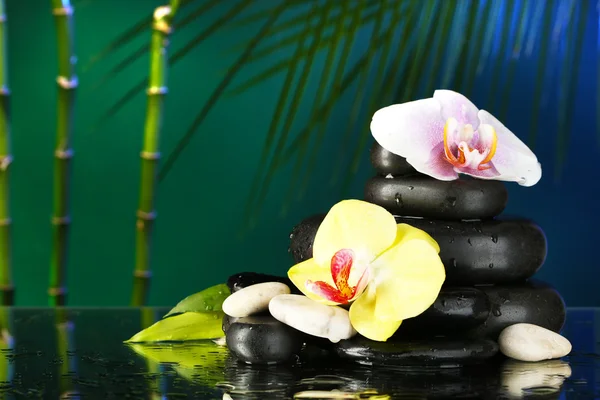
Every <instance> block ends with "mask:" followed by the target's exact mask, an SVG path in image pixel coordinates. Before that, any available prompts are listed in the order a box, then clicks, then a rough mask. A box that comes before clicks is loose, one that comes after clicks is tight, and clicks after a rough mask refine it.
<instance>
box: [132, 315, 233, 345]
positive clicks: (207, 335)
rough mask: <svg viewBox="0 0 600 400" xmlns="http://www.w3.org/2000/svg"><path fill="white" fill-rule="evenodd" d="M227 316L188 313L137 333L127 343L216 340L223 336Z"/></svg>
mask: <svg viewBox="0 0 600 400" xmlns="http://www.w3.org/2000/svg"><path fill="white" fill-rule="evenodd" d="M224 315H225V314H224V313H223V312H222V311H218V312H217V311H215V312H205V313H204V312H203V313H198V312H186V313H183V314H179V315H175V316H173V317H169V318H165V319H161V320H160V321H158V322H156V323H155V324H154V325H152V326H150V327H148V328H146V329H144V330H143V331H141V332H138V333H136V334H135V335H133V337H131V339H129V340H126V341H125V343H128V342H129V343H143V342H178V341H185V340H202V339H215V338H218V337H221V336H223V327H222V320H223V316H224Z"/></svg>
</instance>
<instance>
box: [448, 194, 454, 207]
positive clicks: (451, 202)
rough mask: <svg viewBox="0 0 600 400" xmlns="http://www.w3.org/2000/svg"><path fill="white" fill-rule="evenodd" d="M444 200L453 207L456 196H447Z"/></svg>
mask: <svg viewBox="0 0 600 400" xmlns="http://www.w3.org/2000/svg"><path fill="white" fill-rule="evenodd" d="M446 202H447V203H448V205H449V206H450V207H454V206H456V197H454V196H448V197H446Z"/></svg>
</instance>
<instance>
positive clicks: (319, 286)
mask: <svg viewBox="0 0 600 400" xmlns="http://www.w3.org/2000/svg"><path fill="white" fill-rule="evenodd" d="M305 285H306V288H307V289H308V290H309V291H311V292H312V293H314V294H317V295H319V296H320V297H323V298H324V299H325V300H329V301H331V302H333V303H335V304H342V303H346V302H348V298H347V297H346V296H345V295H344V294H343V293H342V292H340V291H339V290H338V289H337V288H334V287H333V286H331V285H330V284H328V283H327V282H323V281H316V282H313V281H310V280H309V281H306V284H305Z"/></svg>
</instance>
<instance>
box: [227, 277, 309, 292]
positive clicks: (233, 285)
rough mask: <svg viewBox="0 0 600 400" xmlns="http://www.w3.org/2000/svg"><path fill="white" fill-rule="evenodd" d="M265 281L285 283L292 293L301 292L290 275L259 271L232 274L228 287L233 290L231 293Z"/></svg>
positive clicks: (228, 280)
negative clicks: (269, 273)
mask: <svg viewBox="0 0 600 400" xmlns="http://www.w3.org/2000/svg"><path fill="white" fill-rule="evenodd" d="M265 282H281V283H284V284H286V285H287V286H288V287H289V288H290V291H291V293H294V294H300V291H299V290H298V289H297V288H296V286H295V285H294V284H293V283H292V281H291V280H290V279H289V278H288V277H284V276H276V275H268V274H261V273H258V272H240V273H237V274H234V275H231V276H230V277H229V278H228V279H227V287H228V288H229V290H231V293H235V292H237V291H238V290H240V289H243V288H245V287H248V286H252V285H256V284H258V283H265Z"/></svg>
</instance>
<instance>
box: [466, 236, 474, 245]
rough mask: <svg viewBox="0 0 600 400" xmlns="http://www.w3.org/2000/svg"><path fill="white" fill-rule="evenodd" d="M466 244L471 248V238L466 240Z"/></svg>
mask: <svg viewBox="0 0 600 400" xmlns="http://www.w3.org/2000/svg"><path fill="white" fill-rule="evenodd" d="M467 242H468V243H469V246H473V243H471V238H469V239H467Z"/></svg>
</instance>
